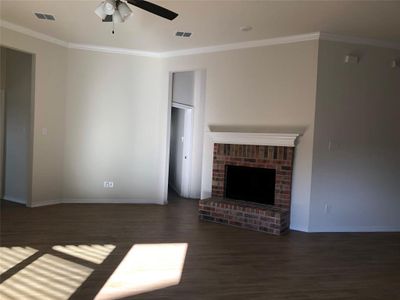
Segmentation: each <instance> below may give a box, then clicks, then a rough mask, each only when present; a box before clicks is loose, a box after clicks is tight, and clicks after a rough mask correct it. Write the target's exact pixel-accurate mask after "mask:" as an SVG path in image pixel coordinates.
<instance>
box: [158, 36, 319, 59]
mask: <svg viewBox="0 0 400 300" xmlns="http://www.w3.org/2000/svg"><path fill="white" fill-rule="evenodd" d="M318 39H319V32H313V33H307V34H298V35H291V36H285V37H277V38H270V39H264V40H255V41H247V42H241V43H232V44H225V45H216V46H209V47H201V48H191V49H183V50H176V51H167V52H161V53H160V54H161V57H174V56H184V55H196V54H205V53H214V52H222V51H229V50H239V49H247V48H257V47H265V46H273V45H281V44H290V43H298V42H306V41H313V40H318Z"/></svg>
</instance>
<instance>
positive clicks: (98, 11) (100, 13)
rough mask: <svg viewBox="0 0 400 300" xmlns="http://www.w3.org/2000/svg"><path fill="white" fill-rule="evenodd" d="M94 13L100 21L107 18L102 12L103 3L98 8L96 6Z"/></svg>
mask: <svg viewBox="0 0 400 300" xmlns="http://www.w3.org/2000/svg"><path fill="white" fill-rule="evenodd" d="M94 13H95V14H96V15H98V16H99V18H100V19H102V20H103V19H104V18H105V17H106V16H107V14H106V13H105V12H104V2H101V3H100V4H99V6H97V8H96V9H95V10H94Z"/></svg>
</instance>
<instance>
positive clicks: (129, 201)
mask: <svg viewBox="0 0 400 300" xmlns="http://www.w3.org/2000/svg"><path fill="white" fill-rule="evenodd" d="M60 203H80V204H157V205H164V203H163V202H162V201H161V202H159V201H150V200H144V199H125V198H114V199H73V198H68V199H62V200H61V202H60Z"/></svg>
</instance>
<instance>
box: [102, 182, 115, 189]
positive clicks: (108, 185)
mask: <svg viewBox="0 0 400 300" xmlns="http://www.w3.org/2000/svg"><path fill="white" fill-rule="evenodd" d="M104 188H105V189H113V188H114V182H113V181H104Z"/></svg>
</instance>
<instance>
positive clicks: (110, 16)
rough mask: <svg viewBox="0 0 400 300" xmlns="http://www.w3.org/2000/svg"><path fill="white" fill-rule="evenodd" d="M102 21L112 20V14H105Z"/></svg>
mask: <svg viewBox="0 0 400 300" xmlns="http://www.w3.org/2000/svg"><path fill="white" fill-rule="evenodd" d="M102 21H103V22H112V21H113V18H112V15H107V16H106V17H105V18H104V19H103V20H102Z"/></svg>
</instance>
